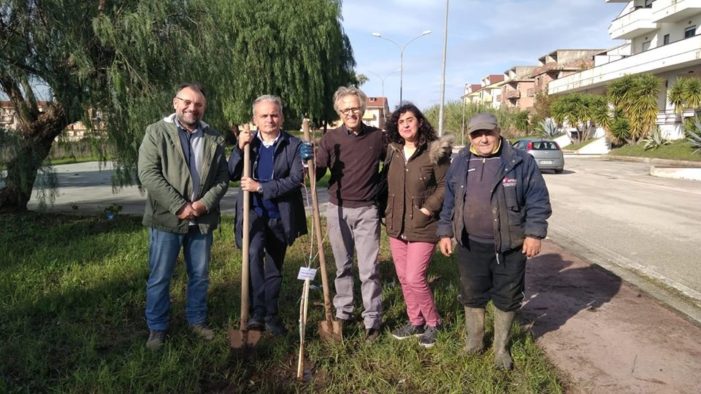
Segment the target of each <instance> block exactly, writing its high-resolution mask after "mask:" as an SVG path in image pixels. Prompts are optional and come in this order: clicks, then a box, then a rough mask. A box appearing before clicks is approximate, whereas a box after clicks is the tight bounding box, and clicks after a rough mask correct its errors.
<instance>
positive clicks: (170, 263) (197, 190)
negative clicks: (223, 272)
mask: <svg viewBox="0 0 701 394" xmlns="http://www.w3.org/2000/svg"><path fill="white" fill-rule="evenodd" d="M206 106H207V100H206V98H205V95H204V92H203V90H202V88H201V87H200V86H199V85H198V84H183V85H181V86H180V89H178V92H177V93H176V94H175V97H173V107H174V108H175V113H174V114H171V115H169V116H167V117H165V118H163V119H162V120H160V121H158V122H156V123H153V124H151V125H149V126H148V127H147V128H146V135H145V136H144V140H143V142H142V143H141V147H140V148H139V179H140V180H141V184H142V185H143V186H144V188H146V191H147V200H146V208H145V211H144V219H143V224H144V225H145V226H147V227H149V277H148V282H147V284H146V321H147V323H148V328H149V338H148V341H147V342H146V347H147V348H149V349H151V350H158V349H160V348H161V346H163V341H164V340H165V334H166V332H167V330H168V324H169V316H168V315H169V312H170V294H169V290H170V279H171V277H172V275H173V270H174V268H175V263H176V261H177V257H178V254H179V253H180V249H181V248H182V249H183V254H184V257H185V264H186V266H187V274H188V282H187V301H186V306H185V314H186V317H187V321H188V324H189V325H190V327H191V329H192V331H193V332H194V333H195V334H197V335H198V336H200V337H202V338H204V339H206V340H211V339H212V338H213V337H214V332H213V331H212V330H211V329H209V328H208V327H207V288H208V286H209V260H210V251H211V246H212V232H213V230H214V229H215V228H216V227H217V225H218V224H219V201H220V200H221V198H222V197H223V196H224V193H226V189H227V187H228V182H229V174H228V171H227V167H226V159H225V154H224V146H223V142H224V138H223V137H222V136H221V134H219V132H218V131H216V130H214V129H212V128H210V127H209V125H207V124H206V123H204V122H202V116H203V115H204V112H205V109H206Z"/></svg>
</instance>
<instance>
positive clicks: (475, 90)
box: [462, 83, 482, 104]
mask: <svg viewBox="0 0 701 394" xmlns="http://www.w3.org/2000/svg"><path fill="white" fill-rule="evenodd" d="M480 90H482V85H481V84H479V83H466V84H465V94H464V95H463V96H462V100H463V103H465V104H479V103H480Z"/></svg>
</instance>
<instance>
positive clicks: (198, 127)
mask: <svg viewBox="0 0 701 394" xmlns="http://www.w3.org/2000/svg"><path fill="white" fill-rule="evenodd" d="M173 122H175V126H176V127H177V128H178V130H182V131H183V132H185V133H188V134H197V133H199V132H200V131H202V122H201V121H199V120H198V121H197V127H196V128H195V129H194V130H192V131H189V130H188V129H186V128H185V127H183V125H182V124H180V120H178V117H177V116H175V115H174V116H173Z"/></svg>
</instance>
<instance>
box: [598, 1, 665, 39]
mask: <svg viewBox="0 0 701 394" xmlns="http://www.w3.org/2000/svg"><path fill="white" fill-rule="evenodd" d="M653 4H654V3H653ZM656 29H657V23H655V22H653V20H652V8H637V9H634V10H633V11H631V12H629V13H627V14H625V15H621V16H619V17H618V18H616V19H614V20H613V22H611V26H609V36H610V37H611V39H614V40H619V39H624V40H630V39H632V38H635V37H638V36H640V35H642V34H645V33H649V32H651V31H654V30H656Z"/></svg>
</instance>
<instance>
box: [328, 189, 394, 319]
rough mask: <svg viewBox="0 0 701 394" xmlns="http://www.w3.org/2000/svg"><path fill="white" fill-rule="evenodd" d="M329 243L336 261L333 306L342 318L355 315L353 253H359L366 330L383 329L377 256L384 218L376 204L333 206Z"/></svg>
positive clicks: (329, 214) (330, 214)
mask: <svg viewBox="0 0 701 394" xmlns="http://www.w3.org/2000/svg"><path fill="white" fill-rule="evenodd" d="M326 221H327V225H328V231H329V242H330V243H331V249H332V250H333V257H334V260H335V262H336V280H335V282H334V284H335V286H336V296H335V297H334V298H333V305H334V307H335V308H336V317H337V318H338V319H344V320H348V319H350V318H351V316H352V314H353V252H354V251H355V252H357V254H358V271H359V273H360V282H361V287H360V288H361V294H362V297H363V308H364V310H363V322H364V324H365V328H380V321H381V314H382V285H381V283H380V270H379V267H378V261H377V256H378V254H379V253H380V219H379V218H378V216H377V207H375V206H374V205H371V206H368V207H360V208H345V207H340V206H338V205H334V204H332V203H329V204H328V207H327V209H326Z"/></svg>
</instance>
